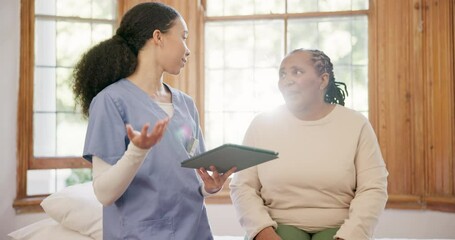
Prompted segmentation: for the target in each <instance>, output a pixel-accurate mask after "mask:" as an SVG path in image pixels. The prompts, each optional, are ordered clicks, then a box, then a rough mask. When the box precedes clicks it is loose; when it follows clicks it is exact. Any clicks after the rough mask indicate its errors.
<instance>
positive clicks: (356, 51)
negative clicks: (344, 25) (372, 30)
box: [351, 16, 368, 65]
mask: <svg viewBox="0 0 455 240" xmlns="http://www.w3.org/2000/svg"><path fill="white" fill-rule="evenodd" d="M351 24H352V25H351V36H352V39H351V43H352V64H356V65H357V64H358V65H366V64H367V63H368V18H367V16H360V17H355V18H354V19H353V21H351Z"/></svg>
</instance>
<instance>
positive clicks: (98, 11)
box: [60, 0, 117, 20]
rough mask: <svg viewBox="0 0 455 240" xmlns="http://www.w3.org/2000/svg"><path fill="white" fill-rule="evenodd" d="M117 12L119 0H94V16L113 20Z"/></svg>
mask: <svg viewBox="0 0 455 240" xmlns="http://www.w3.org/2000/svg"><path fill="white" fill-rule="evenodd" d="M60 1H61V0H60ZM116 13H117V0H103V1H99V0H92V18H98V19H110V20H113V19H115V18H116Z"/></svg>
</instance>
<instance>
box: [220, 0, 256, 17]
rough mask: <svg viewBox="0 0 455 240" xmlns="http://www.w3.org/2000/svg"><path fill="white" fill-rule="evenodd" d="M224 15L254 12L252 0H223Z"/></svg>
mask: <svg viewBox="0 0 455 240" xmlns="http://www.w3.org/2000/svg"><path fill="white" fill-rule="evenodd" d="M223 13H224V15H225V16H230V15H251V14H254V0H242V1H238V0H224V11H223Z"/></svg>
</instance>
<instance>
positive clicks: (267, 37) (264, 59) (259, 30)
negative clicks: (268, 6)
mask: <svg viewBox="0 0 455 240" xmlns="http://www.w3.org/2000/svg"><path fill="white" fill-rule="evenodd" d="M246 35H248V34H246ZM283 36H284V21H283V20H269V21H255V22H254V35H253V36H250V37H254V66H255V67H278V66H279V65H280V62H281V58H282V57H283V55H284V38H283Z"/></svg>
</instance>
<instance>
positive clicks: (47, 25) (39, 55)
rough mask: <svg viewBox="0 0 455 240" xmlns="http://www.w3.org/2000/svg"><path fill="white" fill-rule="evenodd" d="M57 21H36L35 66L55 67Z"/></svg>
mask: <svg viewBox="0 0 455 240" xmlns="http://www.w3.org/2000/svg"><path fill="white" fill-rule="evenodd" d="M55 35H56V33H55V21H48V20H39V19H37V20H36V21H35V65H38V66H55V64H56V62H55V54H56V53H55V42H56V40H55Z"/></svg>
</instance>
